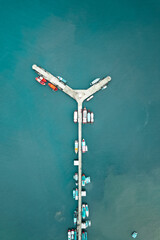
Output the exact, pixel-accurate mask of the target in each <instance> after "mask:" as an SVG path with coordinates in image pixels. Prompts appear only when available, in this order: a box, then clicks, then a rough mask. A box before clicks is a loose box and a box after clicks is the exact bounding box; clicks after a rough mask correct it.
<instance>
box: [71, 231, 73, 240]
mask: <svg viewBox="0 0 160 240" xmlns="http://www.w3.org/2000/svg"><path fill="white" fill-rule="evenodd" d="M73 239H74V229H72V231H71V240H73Z"/></svg>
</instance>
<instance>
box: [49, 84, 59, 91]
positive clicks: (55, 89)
mask: <svg viewBox="0 0 160 240" xmlns="http://www.w3.org/2000/svg"><path fill="white" fill-rule="evenodd" d="M48 86H49V87H50V88H52V89H53V90H54V91H57V90H58V88H57V87H56V86H54V85H53V84H52V83H48Z"/></svg>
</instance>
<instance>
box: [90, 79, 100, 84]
mask: <svg viewBox="0 0 160 240" xmlns="http://www.w3.org/2000/svg"><path fill="white" fill-rule="evenodd" d="M99 80H100V78H96V79H94V80H93V81H92V82H91V83H90V85H94V84H96V83H98V82H99Z"/></svg>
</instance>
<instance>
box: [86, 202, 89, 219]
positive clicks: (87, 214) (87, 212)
mask: <svg viewBox="0 0 160 240" xmlns="http://www.w3.org/2000/svg"><path fill="white" fill-rule="evenodd" d="M86 217H89V208H88V204H86Z"/></svg>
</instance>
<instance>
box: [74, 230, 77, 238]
mask: <svg viewBox="0 0 160 240" xmlns="http://www.w3.org/2000/svg"><path fill="white" fill-rule="evenodd" d="M74 240H77V231H76V229H75V230H74Z"/></svg>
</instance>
